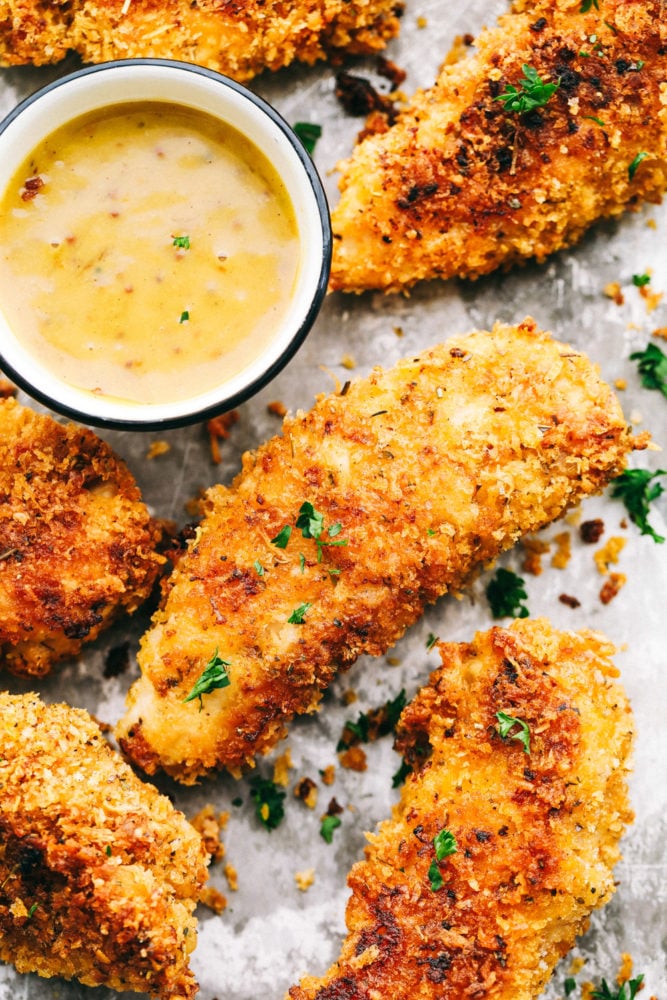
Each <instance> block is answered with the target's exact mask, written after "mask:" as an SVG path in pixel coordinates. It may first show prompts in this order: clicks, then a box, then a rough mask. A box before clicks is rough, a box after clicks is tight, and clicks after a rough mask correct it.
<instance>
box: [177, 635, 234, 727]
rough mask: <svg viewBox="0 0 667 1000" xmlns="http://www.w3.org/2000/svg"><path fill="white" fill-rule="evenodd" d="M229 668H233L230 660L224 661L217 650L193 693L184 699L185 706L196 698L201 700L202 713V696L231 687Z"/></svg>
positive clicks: (200, 708)
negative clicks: (218, 689)
mask: <svg viewBox="0 0 667 1000" xmlns="http://www.w3.org/2000/svg"><path fill="white" fill-rule="evenodd" d="M229 666H231V664H230V662H229V660H223V659H222V657H220V656H218V650H217V649H216V651H215V653H214V654H213V656H212V657H211V659H210V660H209V661H208V663H207V664H206V667H205V668H204V670H203V672H202V675H201V677H200V678H199V680H198V681H197V683H196V684H195V686H194V687H193V689H192V691H191V692H190V694H189V695H188V696H187V697H186V698H184V699H183V703H184V704H185V703H186V702H188V701H194V699H195V698H199V711H200V712H201V710H202V708H203V707H204V702H203V700H202V695H205V694H210V693H211V691H215V690H216V689H217V688H226V687H229V685H230V684H231V681H230V679H229V674H228V673H227V667H229Z"/></svg>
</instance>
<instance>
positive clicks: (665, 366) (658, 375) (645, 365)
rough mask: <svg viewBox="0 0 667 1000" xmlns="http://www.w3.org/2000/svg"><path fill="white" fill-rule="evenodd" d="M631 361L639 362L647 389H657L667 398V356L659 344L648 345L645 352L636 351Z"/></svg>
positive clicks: (640, 372) (643, 383) (643, 382)
mask: <svg viewBox="0 0 667 1000" xmlns="http://www.w3.org/2000/svg"><path fill="white" fill-rule="evenodd" d="M630 360H631V361H637V362H638V364H637V367H638V369H639V374H640V376H641V380H642V385H643V386H644V388H645V389H657V390H658V392H661V393H662V394H663V396H667V354H665V352H664V351H663V350H661V348H659V347H658V345H657V344H647V345H646V350H645V351H635V352H634V353H633V354H631V355H630Z"/></svg>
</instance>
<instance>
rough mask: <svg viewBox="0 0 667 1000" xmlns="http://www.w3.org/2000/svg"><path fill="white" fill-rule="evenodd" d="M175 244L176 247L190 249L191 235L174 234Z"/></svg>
mask: <svg viewBox="0 0 667 1000" xmlns="http://www.w3.org/2000/svg"><path fill="white" fill-rule="evenodd" d="M173 245H174V246H175V247H178V248H179V250H189V249H190V237H189V236H174V243H173Z"/></svg>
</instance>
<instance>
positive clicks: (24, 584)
mask: <svg viewBox="0 0 667 1000" xmlns="http://www.w3.org/2000/svg"><path fill="white" fill-rule="evenodd" d="M161 535H162V530H161V529H160V528H159V526H158V525H157V524H156V523H155V522H153V520H152V519H151V517H150V515H149V513H148V511H147V509H146V507H145V505H144V504H143V503H142V501H141V495H140V493H139V489H138V487H137V485H136V483H135V481H134V479H133V477H132V475H131V474H130V472H129V470H128V469H127V468H126V466H125V465H124V464H123V462H121V460H120V459H118V458H117V457H116V456H115V455H114V453H113V452H112V450H111V449H110V448H109V446H108V445H107V444H105V443H104V442H103V441H101V440H100V439H99V438H98V437H97V436H96V435H95V434H93V433H92V431H89V430H86V429H85V428H83V427H77V426H75V425H74V424H68V425H66V426H65V425H63V424H59V423H57V422H56V421H55V420H53V419H52V418H51V417H49V416H45V415H41V414H37V413H35V412H33V411H32V410H29V409H27V408H26V407H23V406H20V405H19V404H18V403H17V402H16V401H15V400H13V399H5V400H0V664H1V665H2V666H4V667H6V668H7V669H8V670H11V671H12V672H13V673H17V674H33V675H43V674H46V673H48V671H49V670H50V669H51V666H52V665H53V664H54V663H55V662H56V661H57V660H61V659H63V658H64V657H67V656H75V655H76V654H77V653H78V652H79V650H80V649H81V647H82V646H83V644H84V642H89V641H91V640H92V639H95V638H96V637H97V636H98V635H99V634H100V632H101V631H102V630H103V629H104V628H106V627H107V625H109V624H110V623H111V622H112V621H113V620H114V619H115V618H116V617H117V616H118V614H119V613H120V612H121V611H127V612H131V611H134V610H135V609H136V608H137V607H138V606H139V605H140V604H141V603H142V601H144V600H145V598H146V597H147V596H148V595H149V594H150V592H151V590H152V587H153V584H154V582H155V579H156V577H157V574H158V571H159V569H160V567H161V566H162V564H163V563H164V558H163V556H161V555H159V554H158V553H157V552H156V546H157V544H158V542H159V540H160V538H161Z"/></svg>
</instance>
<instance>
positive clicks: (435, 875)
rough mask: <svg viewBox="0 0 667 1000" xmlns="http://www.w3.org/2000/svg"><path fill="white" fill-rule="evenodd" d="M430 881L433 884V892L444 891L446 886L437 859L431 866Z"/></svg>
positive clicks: (429, 870)
mask: <svg viewBox="0 0 667 1000" xmlns="http://www.w3.org/2000/svg"><path fill="white" fill-rule="evenodd" d="M428 880H429V882H430V883H431V892H438V890H439V889H442V887H443V885H444V884H445V883H444V881H443V878H442V872H441V871H440V868H439V867H438V862H437V861H436V860H435V859H434V860H433V861H432V862H431V864H430V865H429V869H428Z"/></svg>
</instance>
